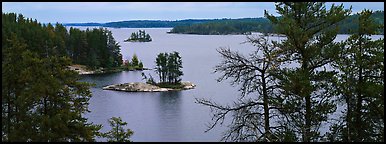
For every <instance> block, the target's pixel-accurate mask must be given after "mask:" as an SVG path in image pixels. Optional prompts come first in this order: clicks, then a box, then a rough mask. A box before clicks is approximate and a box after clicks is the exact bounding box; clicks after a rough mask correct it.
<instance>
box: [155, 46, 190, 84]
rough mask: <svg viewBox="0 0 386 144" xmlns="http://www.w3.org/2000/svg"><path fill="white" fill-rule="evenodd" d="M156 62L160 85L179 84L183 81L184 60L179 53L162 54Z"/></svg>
mask: <svg viewBox="0 0 386 144" xmlns="http://www.w3.org/2000/svg"><path fill="white" fill-rule="evenodd" d="M155 62H156V66H157V67H156V72H157V73H158V76H159V79H160V83H171V84H178V83H179V82H180V81H181V78H180V77H181V76H182V75H183V72H182V71H181V68H182V60H181V57H180V55H179V53H178V52H173V53H160V54H158V56H157V58H156V61H155Z"/></svg>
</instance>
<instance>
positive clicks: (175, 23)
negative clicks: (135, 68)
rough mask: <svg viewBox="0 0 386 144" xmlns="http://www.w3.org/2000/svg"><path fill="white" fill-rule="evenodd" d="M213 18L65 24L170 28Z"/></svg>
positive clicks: (70, 24)
mask: <svg viewBox="0 0 386 144" xmlns="http://www.w3.org/2000/svg"><path fill="white" fill-rule="evenodd" d="M207 21H213V20H205V19H203V20H192V19H187V20H177V21H160V20H133V21H119V22H109V23H69V24H65V25H66V26H103V27H116V28H161V27H164V28H170V27H174V26H178V25H190V24H195V23H203V22H207Z"/></svg>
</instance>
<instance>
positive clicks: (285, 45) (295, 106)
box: [266, 2, 350, 142]
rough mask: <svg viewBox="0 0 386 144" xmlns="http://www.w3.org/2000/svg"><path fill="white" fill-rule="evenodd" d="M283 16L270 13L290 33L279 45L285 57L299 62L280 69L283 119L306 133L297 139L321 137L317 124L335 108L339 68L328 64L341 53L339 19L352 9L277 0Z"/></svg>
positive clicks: (278, 28) (280, 29)
mask: <svg viewBox="0 0 386 144" xmlns="http://www.w3.org/2000/svg"><path fill="white" fill-rule="evenodd" d="M276 10H277V12H278V13H279V14H280V15H281V16H280V18H277V17H274V16H272V15H269V14H268V13H267V12H266V16H267V17H268V19H270V20H271V21H272V23H273V24H274V26H275V28H276V31H277V32H278V33H280V34H284V35H285V36H286V37H287V39H286V40H284V41H282V42H281V43H276V44H275V45H276V46H277V47H279V51H277V55H278V56H279V57H278V59H279V61H281V62H287V63H297V64H299V66H297V67H294V68H288V67H284V68H281V70H280V71H279V73H278V74H277V78H278V79H279V85H280V87H281V89H282V92H281V97H280V101H277V102H276V104H275V105H277V106H278V107H280V112H281V114H282V115H284V116H286V118H287V121H286V122H284V123H283V124H284V125H285V126H289V127H288V128H289V129H290V130H291V131H293V132H295V133H296V135H299V136H301V137H298V138H296V139H297V141H304V142H310V141H318V140H319V139H320V138H321V136H320V134H319V132H318V129H319V127H320V125H321V123H322V122H325V121H327V117H328V115H329V114H331V113H332V112H334V111H335V104H334V103H333V96H334V95H335V94H334V91H333V90H332V89H334V77H333V76H334V74H336V72H335V71H333V70H327V69H326V66H327V65H328V64H331V62H332V61H333V60H334V58H336V55H337V53H338V52H339V44H337V43H335V42H333V40H334V39H335V37H336V35H337V33H338V27H337V23H338V22H340V21H342V20H344V19H345V18H346V17H347V16H348V15H349V13H350V10H344V9H343V6H342V5H340V6H334V5H333V6H332V7H331V8H330V9H329V10H326V7H325V5H324V3H320V2H302V3H290V2H282V3H278V4H276Z"/></svg>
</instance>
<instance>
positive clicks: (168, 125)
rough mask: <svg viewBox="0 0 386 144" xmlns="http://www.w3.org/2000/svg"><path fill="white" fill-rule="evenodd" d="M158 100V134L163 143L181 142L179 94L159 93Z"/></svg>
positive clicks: (176, 92) (175, 92) (172, 92)
mask: <svg viewBox="0 0 386 144" xmlns="http://www.w3.org/2000/svg"><path fill="white" fill-rule="evenodd" d="M158 98H159V100H158V104H159V106H158V108H159V109H158V117H159V120H160V125H159V134H160V135H161V138H165V139H163V140H164V141H182V139H181V133H180V131H182V130H181V128H182V127H183V126H182V123H183V121H182V120H181V92H180V91H170V92H160V93H159V97H158Z"/></svg>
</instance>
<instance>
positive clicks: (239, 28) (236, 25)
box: [169, 18, 273, 35]
mask: <svg viewBox="0 0 386 144" xmlns="http://www.w3.org/2000/svg"><path fill="white" fill-rule="evenodd" d="M252 31H259V32H272V31H273V30H272V25H271V24H270V21H269V20H268V19H266V18H253V19H252V18H248V19H247V18H246V19H221V20H216V21H210V22H206V23H199V24H192V25H182V26H175V27H174V28H173V29H172V30H171V31H170V32H169V33H183V34H200V35H226V34H249V33H250V32H252Z"/></svg>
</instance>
